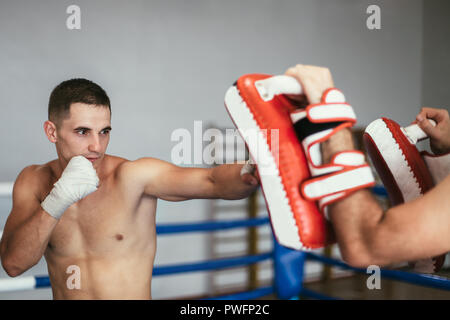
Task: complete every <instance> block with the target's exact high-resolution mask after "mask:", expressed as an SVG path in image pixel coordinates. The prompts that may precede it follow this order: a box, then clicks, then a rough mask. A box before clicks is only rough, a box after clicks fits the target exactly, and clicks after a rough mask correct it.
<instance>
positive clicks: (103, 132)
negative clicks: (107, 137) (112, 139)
mask: <svg viewBox="0 0 450 320" xmlns="http://www.w3.org/2000/svg"><path fill="white" fill-rule="evenodd" d="M109 131H110V130H104V131H102V134H109Z"/></svg>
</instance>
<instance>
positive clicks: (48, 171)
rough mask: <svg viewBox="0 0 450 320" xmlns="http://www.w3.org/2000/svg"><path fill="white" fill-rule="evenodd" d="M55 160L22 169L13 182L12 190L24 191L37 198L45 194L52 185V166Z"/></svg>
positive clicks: (53, 178)
mask: <svg viewBox="0 0 450 320" xmlns="http://www.w3.org/2000/svg"><path fill="white" fill-rule="evenodd" d="M55 161H56V160H53V161H50V162H47V163H45V164H31V165H28V166H26V167H25V168H23V169H22V171H21V172H20V173H19V175H18V176H17V179H16V181H15V182H14V190H15V191H21V190H23V189H26V190H27V192H32V193H34V194H36V196H39V194H40V193H42V192H45V191H46V189H48V188H50V187H51V186H52V184H53V183H54V180H55V177H54V170H53V169H52V166H53V165H54V162H55Z"/></svg>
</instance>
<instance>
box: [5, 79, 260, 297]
mask: <svg viewBox="0 0 450 320" xmlns="http://www.w3.org/2000/svg"><path fill="white" fill-rule="evenodd" d="M44 129H45V134H46V135H47V137H48V139H49V140H50V142H52V143H54V144H55V146H56V151H57V155H58V159H56V160H53V161H50V162H48V163H46V164H43V165H31V166H28V167H26V168H25V169H23V170H22V172H21V173H20V174H19V176H18V177H17V180H16V182H15V184H14V189H13V207H12V211H11V213H10V215H9V217H8V220H7V222H6V225H5V228H4V233H3V237H2V240H1V243H0V254H1V262H2V265H3V268H4V269H5V271H6V272H7V273H8V275H10V276H12V277H15V276H18V275H20V274H22V273H23V272H25V271H26V270H28V269H29V268H31V267H32V266H34V265H35V264H36V263H38V262H39V260H40V259H41V257H42V256H44V257H45V259H46V261H47V265H48V271H49V277H50V281H51V285H52V291H53V297H54V299H151V279H152V269H153V262H154V257H155V251H156V231H155V214H156V203H157V199H158V198H160V199H164V200H168V201H182V200H187V199H199V198H208V199H214V198H222V199H242V198H245V197H248V196H249V195H250V194H251V193H252V192H253V191H254V190H255V188H256V187H257V185H258V181H257V179H256V177H255V176H253V174H252V173H245V174H243V175H241V174H240V172H241V169H242V167H243V165H241V164H225V165H222V166H218V167H215V168H210V169H206V168H181V167H177V166H175V165H173V164H170V163H167V162H164V161H161V160H158V159H154V158H142V159H138V160H136V161H129V160H127V159H124V158H120V157H115V156H112V155H107V154H106V153H105V152H106V149H107V146H108V143H109V140H110V131H111V109H110V101H109V98H108V96H107V94H106V92H105V91H104V90H103V89H102V88H101V87H99V86H98V85H97V84H95V83H93V82H91V81H88V80H84V79H73V80H68V81H65V82H63V83H61V84H60V85H58V86H57V87H56V88H55V89H54V90H53V92H52V94H51V96H50V101H49V120H48V121H46V122H45V124H44ZM69 266H77V267H78V268H79V269H78V270H80V275H81V283H80V284H81V287H80V288H79V289H69V288H68V286H67V284H66V282H67V278H68V277H69V275H70V274H67V273H66V270H67V269H68V267H69Z"/></svg>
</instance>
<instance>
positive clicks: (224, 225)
mask: <svg viewBox="0 0 450 320" xmlns="http://www.w3.org/2000/svg"><path fill="white" fill-rule="evenodd" d="M268 223H269V218H268V217H263V218H254V219H245V220H230V221H217V222H201V223H186V224H166V225H157V226H156V233H157V234H159V235H162V234H173V233H183V232H205V231H216V230H227V229H234V228H243V227H257V226H262V225H266V224H268Z"/></svg>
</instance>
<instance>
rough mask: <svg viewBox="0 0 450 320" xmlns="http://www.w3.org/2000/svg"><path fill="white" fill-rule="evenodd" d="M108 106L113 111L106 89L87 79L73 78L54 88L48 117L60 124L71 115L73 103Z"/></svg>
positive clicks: (49, 103)
mask: <svg viewBox="0 0 450 320" xmlns="http://www.w3.org/2000/svg"><path fill="white" fill-rule="evenodd" d="M77 102H81V103H85V104H90V105H96V106H106V107H108V109H109V111H110V112H111V103H110V101H109V97H108V95H107V94H106V92H105V90H103V88H102V87H100V86H99V85H98V84H96V83H94V82H92V81H90V80H87V79H81V78H80V79H71V80H66V81H63V82H61V83H60V84H59V85H57V86H56V88H55V89H53V91H52V93H51V94H50V99H49V102H48V119H49V120H50V121H52V122H54V123H55V124H57V125H59V124H60V123H61V121H62V120H63V119H65V118H68V117H69V115H70V105H71V104H72V103H77Z"/></svg>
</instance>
